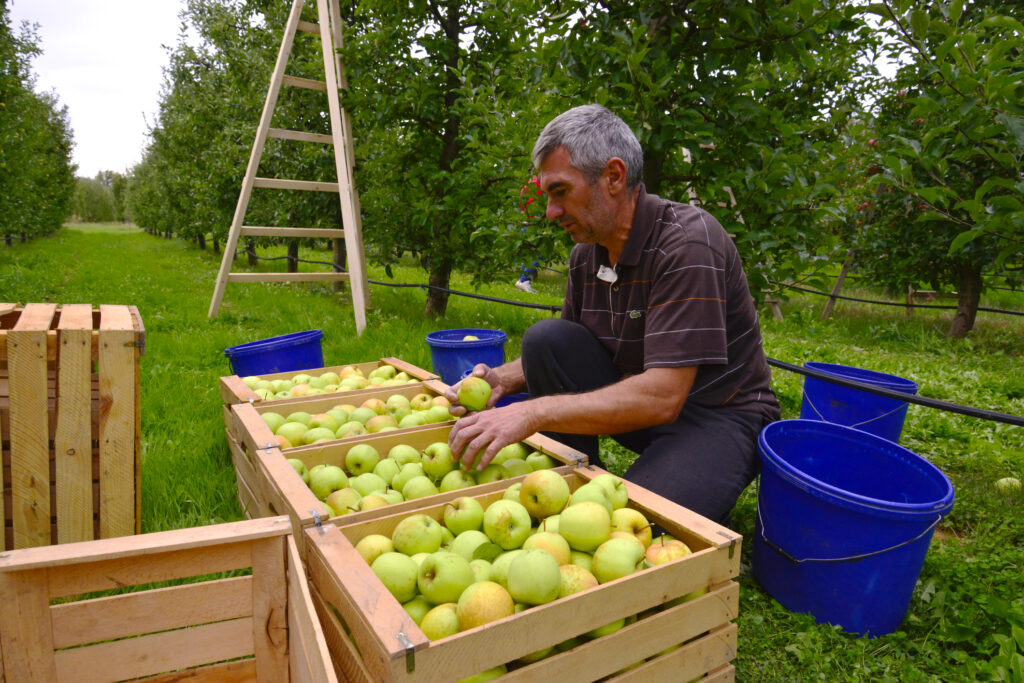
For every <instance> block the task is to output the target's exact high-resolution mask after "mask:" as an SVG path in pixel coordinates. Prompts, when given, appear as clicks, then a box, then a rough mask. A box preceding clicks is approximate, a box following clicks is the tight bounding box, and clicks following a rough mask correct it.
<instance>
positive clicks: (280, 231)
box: [239, 225, 345, 239]
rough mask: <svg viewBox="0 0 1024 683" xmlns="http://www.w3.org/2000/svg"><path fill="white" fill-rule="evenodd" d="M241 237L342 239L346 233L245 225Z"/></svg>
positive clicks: (342, 231)
mask: <svg viewBox="0 0 1024 683" xmlns="http://www.w3.org/2000/svg"><path fill="white" fill-rule="evenodd" d="M239 234H240V235H243V236H247V237H326V238H328V239H341V238H342V237H344V236H345V231H344V230H342V229H341V228H277V227H274V228H263V227H256V226H252V225H243V226H242V229H241V230H240V231H239Z"/></svg>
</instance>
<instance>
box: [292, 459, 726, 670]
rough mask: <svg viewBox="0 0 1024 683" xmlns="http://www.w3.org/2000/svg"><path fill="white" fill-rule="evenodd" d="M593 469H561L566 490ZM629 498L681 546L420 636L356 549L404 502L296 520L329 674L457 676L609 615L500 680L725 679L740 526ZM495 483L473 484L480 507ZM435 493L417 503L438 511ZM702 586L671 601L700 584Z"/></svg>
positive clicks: (640, 494) (642, 496)
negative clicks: (438, 635)
mask: <svg viewBox="0 0 1024 683" xmlns="http://www.w3.org/2000/svg"><path fill="white" fill-rule="evenodd" d="M602 472H603V470H600V469H598V468H593V467H585V468H582V469H576V470H571V471H568V472H565V473H564V474H563V476H564V477H565V478H566V480H567V481H568V482H569V484H570V487H571V488H572V489H573V490H575V488H577V487H578V486H580V485H582V484H583V483H585V482H587V481H589V480H590V479H592V478H593V477H594V476H597V475H598V474H600V473H602ZM627 488H628V490H629V496H630V502H629V505H630V506H631V507H634V508H636V509H638V510H640V511H641V512H642V513H644V515H645V516H646V517H647V518H648V519H649V520H650V521H652V522H655V523H657V524H659V525H660V526H661V527H662V528H664V529H665V530H666V531H667V532H668V533H670V534H672V535H673V536H675V537H677V538H680V539H682V540H683V541H685V542H686V543H687V544H688V545H689V546H690V547H691V548H692V550H693V553H692V554H691V555H689V556H687V557H684V558H681V559H678V560H674V561H672V562H668V563H666V564H663V565H658V566H656V567H653V568H650V569H644V570H641V571H638V572H636V573H634V574H631V575H629V576H626V577H624V578H621V579H618V580H615V581H610V582H608V583H605V584H602V585H599V586H597V587H595V588H592V589H589V590H586V591H583V592H581V593H577V594H575V595H571V596H569V597H566V598H561V599H558V600H555V601H554V602H551V603H548V604H546V605H541V606H538V607H533V608H530V609H527V610H525V611H523V612H520V613H518V614H516V615H513V616H510V617H507V618H505V619H501V620H499V621H495V622H492V623H490V624H485V625H483V626H480V627H477V628H474V629H470V630H468V631H464V632H461V633H458V634H456V635H454V636H450V637H448V638H443V639H441V640H437V641H430V640H428V639H427V637H426V636H425V635H424V634H423V632H422V631H421V630H420V629H419V627H418V626H417V625H416V623H415V622H414V621H413V620H412V619H411V618H410V617H409V615H408V614H407V613H406V612H405V610H404V609H403V608H402V606H401V605H400V604H399V603H398V602H397V601H396V600H395V599H394V598H393V597H392V596H391V594H390V593H389V592H388V591H387V589H386V588H385V587H384V585H383V584H382V583H381V582H380V581H379V580H378V579H377V577H376V576H375V575H374V573H373V571H372V570H371V569H370V567H369V566H368V565H367V564H366V562H365V561H363V559H362V558H361V557H360V555H359V554H358V553H357V552H356V550H355V545H356V543H357V542H358V541H359V540H360V539H361V538H363V537H364V536H366V535H368V534H384V535H388V536H390V534H391V533H392V531H393V530H394V528H395V525H396V524H397V523H398V522H399V521H400V520H401V519H403V518H404V517H406V516H407V515H408V514H409V513H408V511H403V512H402V513H397V514H392V515H386V516H378V517H377V518H375V519H371V520H366V521H362V522H359V523H354V524H346V525H344V526H341V525H337V524H328V525H325V526H321V527H310V528H307V529H306V530H305V532H304V533H305V536H306V544H307V546H308V552H307V556H306V566H307V570H308V572H309V575H310V581H311V584H312V589H311V593H312V595H313V600H314V603H315V605H316V607H317V610H318V613H319V615H320V619H321V623H322V625H323V627H324V635H325V637H326V638H327V642H328V646H329V647H330V649H331V654H332V657H333V661H334V665H335V667H336V669H337V671H338V672H339V676H344V677H345V678H347V679H348V680H349V681H359V682H363V681H389V682H391V681H429V682H430V683H442V682H444V681H458V680H460V679H462V678H464V677H467V676H471V675H474V674H477V673H479V672H482V671H485V670H487V669H490V668H493V667H496V666H499V665H501V664H508V663H510V662H515V661H516V660H518V659H519V658H521V657H524V656H527V655H529V654H531V653H534V652H538V651H540V650H542V649H544V648H549V647H552V646H556V645H558V644H561V643H565V642H566V641H568V640H569V639H572V638H576V637H578V636H580V635H581V634H585V633H587V632H589V631H591V630H593V629H595V628H599V627H601V626H603V625H606V624H608V623H609V622H612V621H615V620H617V619H621V618H623V617H630V616H633V615H636V616H637V617H638V618H637V619H636V621H634V622H633V623H631V624H629V625H627V626H625V627H623V628H621V629H619V630H618V631H615V632H614V633H611V634H610V635H605V636H602V637H600V638H594V639H591V640H581V641H580V642H579V643H578V644H576V645H575V646H574V647H571V649H567V650H565V651H562V652H559V653H558V654H554V655H551V656H548V657H547V658H544V659H541V660H540V661H537V662H534V663H531V664H519V665H515V666H510V667H509V671H508V673H507V674H505V675H504V676H502V677H501V680H502V681H541V680H543V681H549V680H550V681H581V682H583V681H585V682H589V681H597V680H612V681H636V682H643V683H650V682H651V681H666V682H668V681H671V682H678V681H690V680H694V679H698V678H699V679H701V680H704V681H707V680H712V681H728V680H734V678H735V669H734V667H733V665H732V660H733V659H734V658H735V655H736V647H737V626H736V624H735V619H736V616H737V614H738V609H739V585H738V583H737V582H736V581H734V579H735V578H736V577H737V576H738V575H739V570H740V542H741V537H740V536H739V535H737V534H735V533H733V532H732V531H730V530H729V529H727V528H725V527H722V526H719V525H717V524H715V523H713V522H711V521H709V520H707V519H705V518H703V517H700V516H699V515H697V514H695V513H693V512H691V511H689V510H687V509H686V508H683V507H680V506H678V505H675V504H674V503H672V502H670V501H668V500H666V499H664V498H662V497H660V496H657V495H656V494H653V493H651V492H649V491H647V490H645V489H642V488H640V487H637V486H635V485H632V484H628V483H627ZM503 491H504V490H503V489H501V490H491V491H488V492H486V493H475V494H472V495H474V497H476V498H478V499H479V500H480V501H481V503H482V504H483V505H484V507H486V506H487V505H488V504H490V503H491V502H493V501H494V500H497V499H499V498H501V496H502V494H503ZM443 508H444V504H443V503H438V502H434V501H428V500H427V499H423V504H422V505H421V506H420V508H419V509H417V510H416V512H420V513H425V514H427V515H430V516H431V517H434V518H435V519H438V521H441V515H442V511H443ZM705 587H706V588H709V591H708V592H707V593H705V594H704V595H701V596H700V597H697V598H694V599H690V600H687V601H684V602H681V603H680V604H675V605H673V604H672V603H673V601H675V600H676V599H677V598H680V597H682V596H685V595H687V594H688V593H691V592H693V591H695V590H698V589H701V588H705Z"/></svg>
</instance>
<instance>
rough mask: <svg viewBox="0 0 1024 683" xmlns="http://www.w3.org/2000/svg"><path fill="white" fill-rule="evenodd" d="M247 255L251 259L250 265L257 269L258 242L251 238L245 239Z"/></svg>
mask: <svg viewBox="0 0 1024 683" xmlns="http://www.w3.org/2000/svg"><path fill="white" fill-rule="evenodd" d="M245 255H246V256H247V257H248V258H249V265H250V266H251V267H253V268H255V267H256V263H257V260H256V240H254V239H253V238H251V237H246V238H245Z"/></svg>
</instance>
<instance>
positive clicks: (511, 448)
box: [491, 442, 530, 465]
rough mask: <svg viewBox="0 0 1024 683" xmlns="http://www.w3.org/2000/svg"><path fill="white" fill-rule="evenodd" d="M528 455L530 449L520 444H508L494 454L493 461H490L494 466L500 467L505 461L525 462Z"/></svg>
mask: <svg viewBox="0 0 1024 683" xmlns="http://www.w3.org/2000/svg"><path fill="white" fill-rule="evenodd" d="M529 454H530V449H529V447H527V446H526V445H525V444H523V443H521V442H516V443H510V444H509V445H507V446H505V447H503V448H502V449H501V450H499V451H498V452H497V453H495V454H494V460H491V462H492V463H494V464H495V465H500V464H501V463H503V462H505V461H506V460H522V461H523V462H526V456H527V455H529Z"/></svg>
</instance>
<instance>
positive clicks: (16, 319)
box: [0, 304, 145, 549]
mask: <svg viewBox="0 0 1024 683" xmlns="http://www.w3.org/2000/svg"><path fill="white" fill-rule="evenodd" d="M144 347H145V330H144V328H143V326H142V318H141V317H140V316H139V312H138V310H137V309H136V308H135V307H134V306H100V307H99V308H98V309H94V308H93V307H92V306H91V305H88V304H74V305H64V306H59V307H58V306H57V305H56V304H27V305H25V306H24V307H23V308H19V307H17V306H15V305H14V304H0V444H2V454H3V487H2V488H3V506H2V508H0V528H2V529H3V532H4V534H3V547H4V548H6V549H11V548H25V547H31V546H40V545H50V544H53V543H67V542H73V541H85V540H92V539H96V538H110V537H114V536H123V535H127V534H135V533H138V531H139V510H140V503H141V500H140V497H139V496H140V489H139V454H140V444H141V430H140V427H141V422H140V412H139V357H140V356H141V355H142V353H143V352H144Z"/></svg>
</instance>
